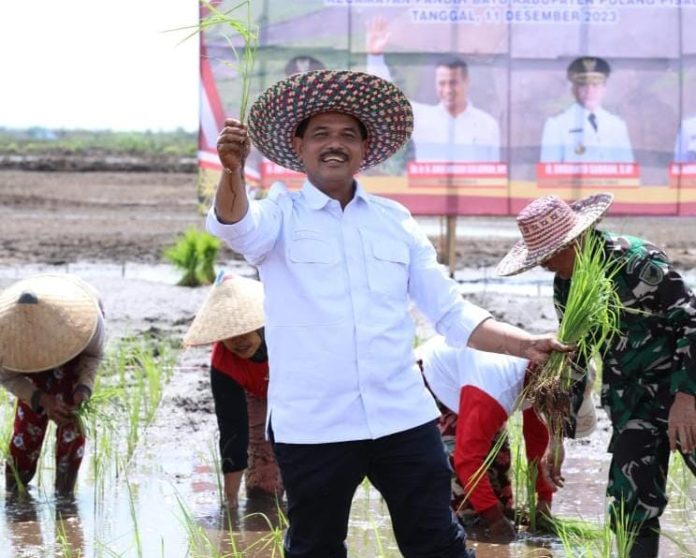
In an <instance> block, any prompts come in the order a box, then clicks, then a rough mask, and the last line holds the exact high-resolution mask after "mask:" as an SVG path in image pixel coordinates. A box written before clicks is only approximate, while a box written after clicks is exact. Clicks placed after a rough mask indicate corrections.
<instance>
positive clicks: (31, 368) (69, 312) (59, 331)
mask: <svg viewBox="0 0 696 558" xmlns="http://www.w3.org/2000/svg"><path fill="white" fill-rule="evenodd" d="M98 316H99V304H98V301H97V299H96V298H95V296H94V291H93V290H91V289H88V288H87V286H86V283H84V281H82V280H81V279H79V278H77V277H75V276H70V275H50V274H46V275H36V276H34V277H29V278H27V279H23V280H21V281H17V282H16V283H13V284H12V285H10V286H9V287H7V288H6V289H5V290H4V291H3V292H2V293H0V367H2V368H4V369H5V370H10V371H13V372H42V371H44V370H50V369H51V368H55V367H56V366H60V365H61V364H65V363H66V362H68V361H69V360H71V359H73V358H74V357H76V356H77V355H79V354H80V353H81V352H82V351H83V350H84V349H85V347H87V345H88V344H89V342H90V340H91V339H92V336H93V335H94V332H95V330H96V328H97V322H98Z"/></svg>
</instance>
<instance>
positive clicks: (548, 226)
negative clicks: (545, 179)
mask: <svg viewBox="0 0 696 558" xmlns="http://www.w3.org/2000/svg"><path fill="white" fill-rule="evenodd" d="M612 197H613V196H612V195H611V194H598V195H596V196H591V197H590V198H586V199H583V200H580V201H578V202H575V203H574V204H572V205H568V204H566V203H565V202H563V201H562V200H560V199H559V198H557V197H555V196H548V197H545V198H540V199H537V200H535V201H534V202H532V203H531V204H530V205H528V206H527V207H526V208H525V209H524V210H522V212H521V213H520V214H519V216H518V218H517V220H518V224H519V227H520V230H521V232H522V236H523V240H522V241H521V242H520V243H518V244H517V245H516V246H515V248H513V250H512V251H511V252H510V253H509V254H508V255H507V256H506V257H505V258H504V259H503V260H502V261H501V262H500V264H499V266H498V273H499V274H501V275H512V274H514V273H519V272H521V271H525V270H527V269H530V268H531V267H534V266H536V265H541V266H542V267H544V268H546V269H548V270H549V271H553V272H554V273H555V274H556V277H555V280H554V302H555V304H556V307H557V308H559V309H562V308H564V306H565V303H566V301H567V298H568V293H569V288H570V282H571V276H572V273H573V265H574V262H575V250H576V245H577V242H576V241H577V240H578V238H579V237H580V236H581V234H582V233H583V232H585V231H586V230H590V231H591V232H590V234H593V235H597V237H598V238H600V239H601V240H602V242H603V244H604V247H605V253H606V254H607V256H608V257H609V258H610V259H613V260H616V261H618V262H620V264H621V268H620V271H619V272H618V273H617V274H616V276H615V277H614V284H615V287H616V291H617V293H618V295H619V297H620V299H621V301H622V303H623V305H624V310H623V311H622V312H621V315H620V318H619V329H620V331H619V333H618V334H617V335H615V336H614V337H613V338H612V339H611V341H610V343H609V346H608V347H606V352H605V353H604V361H603V375H602V376H603V377H602V404H603V406H604V407H605V409H606V410H607V413H608V414H609V417H610V418H611V422H612V426H613V433H612V438H611V442H610V445H609V451H610V452H611V453H612V461H611V465H610V470H609V483H608V486H607V495H608V496H609V500H610V502H611V504H610V506H611V508H610V509H611V512H612V514H611V516H612V521H613V523H615V522H616V521H615V520H616V519H622V520H623V523H624V525H626V527H627V528H628V530H629V531H628V532H629V533H631V534H635V540H634V542H633V545H632V548H631V550H630V553H629V556H630V557H631V558H643V557H645V558H654V557H657V556H658V547H659V528H660V521H659V518H660V515H662V512H663V511H664V509H665V506H666V504H667V492H666V480H667V468H668V463H669V455H670V449H671V450H673V451H674V450H676V451H679V453H680V454H681V455H682V457H683V458H684V461H685V463H686V465H687V467H688V468H689V469H690V470H691V472H692V473H693V474H694V475H696V404H695V402H694V401H695V400H694V394H696V297H695V296H694V293H693V292H692V291H691V290H690V289H689V288H688V287H687V286H686V284H685V283H684V280H683V278H682V277H681V276H680V275H679V273H677V272H676V271H675V270H674V269H673V268H672V265H671V263H670V261H669V258H668V257H667V255H666V254H665V253H664V252H663V251H662V250H660V249H659V248H657V247H656V246H654V245H652V244H651V243H649V242H647V241H645V240H642V239H640V238H635V237H631V236H627V235H616V234H613V233H610V232H605V231H599V230H593V227H594V225H595V224H596V222H597V221H598V220H599V219H600V218H601V217H602V215H603V214H604V213H605V212H606V210H607V209H608V208H609V205H610V204H611V201H612ZM578 388H579V389H578V391H580V390H581V389H582V386H581V385H580V386H578ZM575 408H577V405H575ZM548 466H549V473H550V478H551V480H552V481H554V482H556V484H557V485H559V486H560V485H562V477H561V476H560V465H558V466H557V467H555V466H553V465H552V464H551V462H550V461H549V464H548ZM621 513H622V514H623V517H622V518H621V517H619V514H621ZM613 527H614V528H616V525H613Z"/></svg>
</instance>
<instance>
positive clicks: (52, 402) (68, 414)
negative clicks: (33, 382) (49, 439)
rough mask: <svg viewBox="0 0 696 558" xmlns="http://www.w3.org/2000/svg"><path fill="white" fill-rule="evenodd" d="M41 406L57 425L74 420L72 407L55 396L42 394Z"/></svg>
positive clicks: (40, 398)
mask: <svg viewBox="0 0 696 558" xmlns="http://www.w3.org/2000/svg"><path fill="white" fill-rule="evenodd" d="M39 405H41V407H43V409H44V410H45V411H46V414H47V415H48V418H50V419H51V420H52V421H53V422H55V423H56V424H59V425H63V424H67V423H69V422H70V421H72V420H73V415H72V409H71V408H70V406H69V405H68V404H67V403H65V402H64V401H63V400H62V399H58V398H57V397H55V396H53V395H50V394H48V393H42V394H41V396H40V397H39Z"/></svg>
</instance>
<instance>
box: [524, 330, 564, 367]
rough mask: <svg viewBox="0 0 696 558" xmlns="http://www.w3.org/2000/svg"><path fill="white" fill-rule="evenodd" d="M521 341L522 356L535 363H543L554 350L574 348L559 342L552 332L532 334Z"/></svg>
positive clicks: (562, 350)
mask: <svg viewBox="0 0 696 558" xmlns="http://www.w3.org/2000/svg"><path fill="white" fill-rule="evenodd" d="M522 343H524V346H523V347H522V348H521V352H522V353H523V355H524V357H525V358H526V359H527V360H530V361H531V362H533V363H535V364H544V363H545V362H546V361H547V360H548V359H549V357H550V356H551V353H553V352H554V351H555V352H559V353H569V352H571V351H574V350H575V347H574V346H572V345H566V344H564V343H561V342H560V341H559V340H558V338H557V337H556V336H555V335H554V334H552V333H547V334H546V335H534V336H532V337H531V338H530V339H529V340H526V341H523V342H522Z"/></svg>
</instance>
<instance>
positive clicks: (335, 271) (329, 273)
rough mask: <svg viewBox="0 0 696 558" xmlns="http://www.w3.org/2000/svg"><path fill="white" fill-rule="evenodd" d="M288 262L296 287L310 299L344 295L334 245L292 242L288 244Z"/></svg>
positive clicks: (313, 240) (331, 242) (316, 240)
mask: <svg viewBox="0 0 696 558" xmlns="http://www.w3.org/2000/svg"><path fill="white" fill-rule="evenodd" d="M288 260H289V261H290V267H291V269H292V272H293V274H295V276H296V278H297V281H296V284H297V285H300V286H301V287H302V288H303V290H304V291H305V293H304V294H305V296H307V297H310V298H315V297H317V298H322V297H335V296H340V295H343V294H345V280H344V276H343V267H342V265H341V258H340V254H339V250H338V245H337V243H336V241H334V240H332V239H324V238H295V239H293V240H291V241H290V242H289V246H288Z"/></svg>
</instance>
